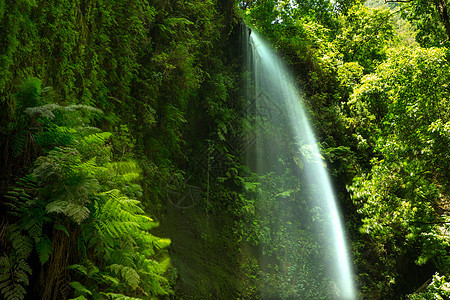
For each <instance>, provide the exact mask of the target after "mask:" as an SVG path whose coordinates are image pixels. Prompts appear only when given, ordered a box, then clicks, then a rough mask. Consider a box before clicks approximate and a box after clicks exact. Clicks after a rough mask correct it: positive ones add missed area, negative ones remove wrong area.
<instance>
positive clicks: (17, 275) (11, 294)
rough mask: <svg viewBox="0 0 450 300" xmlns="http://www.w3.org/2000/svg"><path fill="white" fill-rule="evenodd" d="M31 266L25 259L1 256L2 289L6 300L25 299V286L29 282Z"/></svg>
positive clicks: (0, 288)
mask: <svg viewBox="0 0 450 300" xmlns="http://www.w3.org/2000/svg"><path fill="white" fill-rule="evenodd" d="M28 275H31V268H30V266H29V265H28V264H27V263H26V262H25V260H24V259H22V258H18V257H14V256H2V257H0V291H1V294H2V295H3V297H4V299H5V300H19V299H23V298H24V297H25V294H26V290H25V288H24V286H27V285H28V284H29V280H28Z"/></svg>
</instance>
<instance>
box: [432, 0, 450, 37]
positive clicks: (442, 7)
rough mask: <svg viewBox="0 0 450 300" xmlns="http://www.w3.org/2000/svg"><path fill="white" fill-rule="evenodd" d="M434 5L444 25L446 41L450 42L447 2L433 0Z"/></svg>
mask: <svg viewBox="0 0 450 300" xmlns="http://www.w3.org/2000/svg"><path fill="white" fill-rule="evenodd" d="M435 4H436V8H437V10H438V11H439V15H440V16H441V21H442V23H443V24H444V27H445V33H446V34H447V40H450V19H449V17H448V10H447V0H435Z"/></svg>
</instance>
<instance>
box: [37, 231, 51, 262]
mask: <svg viewBox="0 0 450 300" xmlns="http://www.w3.org/2000/svg"><path fill="white" fill-rule="evenodd" d="M36 252H37V253H38V256H39V261H40V262H41V264H42V265H43V264H45V263H46V262H47V261H48V259H49V258H50V255H51V254H52V242H51V241H50V239H49V238H48V237H47V236H45V235H44V236H42V237H41V239H40V240H39V242H37V243H36Z"/></svg>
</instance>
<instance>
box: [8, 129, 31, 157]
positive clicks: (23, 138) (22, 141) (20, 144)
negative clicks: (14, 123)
mask: <svg viewBox="0 0 450 300" xmlns="http://www.w3.org/2000/svg"><path fill="white" fill-rule="evenodd" d="M29 134H30V133H29V132H28V131H25V130H21V131H19V132H18V133H17V134H15V135H14V136H13V138H12V154H13V156H14V157H16V158H17V157H19V156H20V155H21V154H22V153H23V152H24V151H25V148H26V147H27V145H28V139H29Z"/></svg>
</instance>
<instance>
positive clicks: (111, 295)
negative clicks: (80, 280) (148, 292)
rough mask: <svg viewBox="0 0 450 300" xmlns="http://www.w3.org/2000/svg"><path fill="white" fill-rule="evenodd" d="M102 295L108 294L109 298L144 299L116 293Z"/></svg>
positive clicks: (115, 299)
mask: <svg viewBox="0 0 450 300" xmlns="http://www.w3.org/2000/svg"><path fill="white" fill-rule="evenodd" d="M102 295H104V296H106V297H107V298H108V299H111V300H142V298H135V297H128V296H125V295H122V294H115V293H102Z"/></svg>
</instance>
